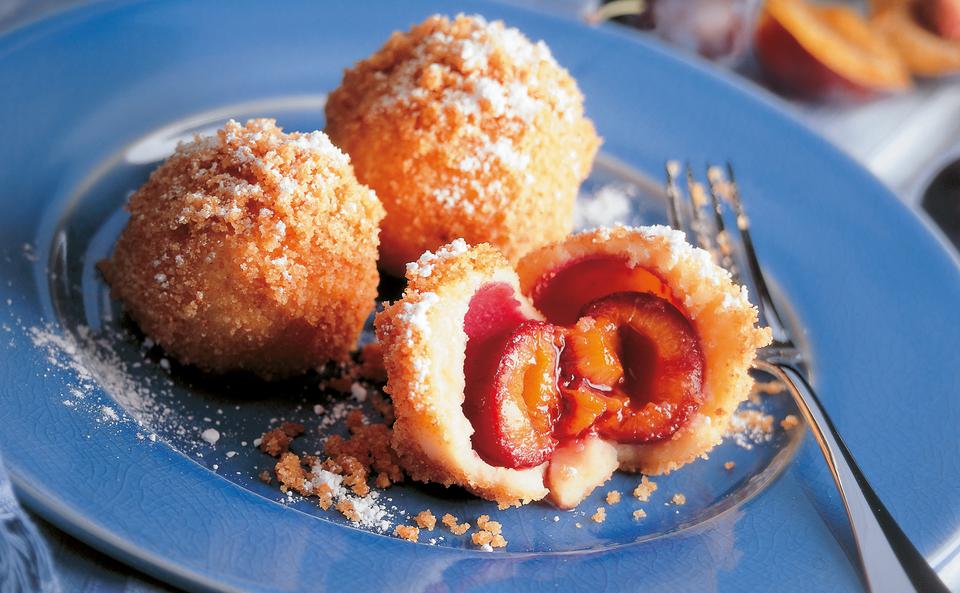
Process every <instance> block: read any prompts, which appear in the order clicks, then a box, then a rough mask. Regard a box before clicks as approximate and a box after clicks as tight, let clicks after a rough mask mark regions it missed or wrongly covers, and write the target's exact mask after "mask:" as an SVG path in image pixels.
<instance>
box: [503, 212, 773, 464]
mask: <svg viewBox="0 0 960 593" xmlns="http://www.w3.org/2000/svg"><path fill="white" fill-rule="evenodd" d="M517 272H518V274H519V276H520V286H521V289H522V291H523V293H524V294H525V295H528V296H529V297H530V298H531V300H532V301H533V305H534V307H536V308H537V309H538V310H540V311H541V312H542V313H543V314H544V316H545V317H546V320H547V321H551V322H555V323H563V324H567V323H570V322H571V320H574V321H575V320H577V319H579V318H580V316H581V313H582V312H583V310H584V308H585V307H587V306H588V305H589V304H590V303H592V302H597V301H598V300H602V299H604V298H605V297H609V296H610V295H614V294H616V293H625V292H634V293H646V294H651V295H655V296H657V297H659V298H660V299H662V300H664V301H666V302H669V303H670V304H672V305H673V306H674V307H675V308H676V310H677V311H678V312H679V313H680V314H682V315H683V317H685V318H686V319H687V320H689V323H690V325H691V326H692V328H693V330H694V332H695V334H696V336H697V339H698V342H699V348H700V349H701V351H702V357H703V362H704V366H703V368H702V377H701V381H702V386H701V389H702V400H701V401H700V403H699V406H698V408H697V409H696V410H692V411H691V413H689V414H688V416H687V417H686V418H685V419H684V420H683V422H682V425H680V426H679V427H678V428H677V429H676V430H675V431H673V432H672V434H670V435H669V436H667V437H665V438H662V439H654V440H651V441H650V442H642V443H637V442H626V443H625V442H620V443H617V449H618V453H619V461H620V468H621V469H625V470H629V471H639V472H643V473H645V474H662V473H666V472H669V471H672V470H674V469H677V468H679V467H681V466H683V465H685V464H687V463H689V462H691V461H693V460H694V459H696V458H697V457H699V456H701V455H704V454H705V453H707V452H708V451H709V450H710V449H712V448H713V447H714V446H716V445H717V444H718V443H720V441H721V440H722V438H723V435H724V433H725V432H726V431H727V428H728V427H729V423H730V418H731V417H732V415H733V413H734V412H735V411H736V409H737V406H739V405H740V403H741V402H743V401H744V400H745V399H746V398H747V396H748V395H749V393H750V386H751V385H752V382H753V380H752V379H751V377H750V375H749V370H750V365H751V363H752V361H753V358H754V355H755V353H756V350H757V348H760V347H762V346H764V345H766V344H768V343H769V342H770V332H769V330H768V329H766V328H763V329H761V328H757V327H756V323H757V311H756V309H755V308H754V307H753V306H752V305H751V304H750V301H749V300H748V298H747V291H746V289H745V288H744V287H741V286H738V285H736V284H734V283H733V281H732V280H731V279H730V275H729V274H728V273H727V272H726V271H725V270H724V269H723V268H721V267H719V266H717V265H716V264H715V263H714V262H713V260H712V259H711V257H710V255H709V254H708V253H707V252H706V251H704V250H702V249H699V248H695V247H693V246H692V245H690V244H689V243H687V242H686V241H685V238H684V235H683V233H681V232H679V231H675V230H673V229H670V228H668V227H663V226H653V227H644V228H628V227H618V228H614V229H597V230H593V231H587V232H584V233H579V234H576V235H573V236H571V237H569V238H568V239H566V240H565V241H563V242H560V243H555V244H553V245H550V246H547V247H544V248H542V249H539V250H537V251H535V252H533V253H530V254H529V255H527V256H526V257H525V258H523V259H522V260H521V261H520V263H519V265H518V267H517Z"/></svg>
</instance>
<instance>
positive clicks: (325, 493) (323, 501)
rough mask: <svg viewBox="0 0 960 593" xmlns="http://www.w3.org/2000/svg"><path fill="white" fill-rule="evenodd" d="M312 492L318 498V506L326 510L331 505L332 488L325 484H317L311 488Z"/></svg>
mask: <svg viewBox="0 0 960 593" xmlns="http://www.w3.org/2000/svg"><path fill="white" fill-rule="evenodd" d="M313 493H314V494H315V495H316V496H317V498H319V499H320V501H319V504H320V508H321V509H323V510H325V511H327V510H330V506H331V505H333V490H331V489H330V486H327V485H326V484H319V485H317V486H316V487H315V488H314V489H313Z"/></svg>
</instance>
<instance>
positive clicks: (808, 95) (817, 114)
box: [0, 0, 960, 592]
mask: <svg viewBox="0 0 960 593" xmlns="http://www.w3.org/2000/svg"><path fill="white" fill-rule="evenodd" d="M500 1H506V2H509V3H511V4H516V5H521V6H526V7H528V8H531V9H534V10H539V11H543V12H547V13H552V14H555V15H559V16H562V17H564V18H569V19H576V20H579V21H583V22H586V23H589V24H590V25H591V26H600V25H601V23H612V25H610V26H614V27H618V28H619V29H620V30H621V32H623V33H626V34H633V35H643V36H648V37H655V38H658V39H659V40H661V41H662V42H663V43H664V44H666V45H667V46H669V47H670V48H672V50H673V51H677V52H681V53H685V54H689V55H698V56H699V58H698V59H704V60H707V61H709V62H711V63H713V64H714V65H715V67H717V68H719V69H725V70H729V71H731V72H733V73H734V75H735V76H737V77H739V78H740V79H742V80H743V81H744V83H745V84H746V85H749V86H751V87H753V88H754V89H756V90H758V91H759V92H761V93H769V94H770V96H771V97H775V100H777V101H781V102H782V103H783V105H785V106H786V107H787V108H788V109H789V110H791V111H793V112H794V113H795V114H796V115H797V116H798V117H799V118H801V119H802V120H804V121H806V122H807V123H808V124H809V125H810V126H811V127H812V128H814V129H815V130H817V131H819V132H820V133H821V134H822V135H823V136H825V137H826V138H828V139H829V140H830V141H832V142H833V143H834V144H836V145H837V146H839V147H840V148H841V149H842V150H844V151H845V152H847V153H848V154H849V155H850V156H851V157H852V158H853V159H855V160H857V161H859V162H860V163H862V164H863V165H864V166H865V167H866V168H868V169H869V170H871V171H872V172H873V173H874V174H875V175H876V176H877V177H878V178H880V180H881V181H883V182H884V183H885V184H886V185H887V186H889V187H890V189H891V190H893V192H894V193H895V194H896V195H897V196H898V197H899V198H900V199H901V200H902V201H903V202H904V203H905V204H906V205H908V206H909V207H910V208H912V209H914V210H915V211H916V212H917V213H918V214H919V215H920V216H921V217H925V218H928V219H929V220H932V221H933V222H935V223H936V224H937V225H939V227H940V228H941V229H942V231H943V232H944V234H945V235H946V236H947V237H948V238H949V239H950V240H951V241H952V242H953V243H954V245H955V246H958V247H960V0H846V1H844V0H500ZM86 2H90V0H0V34H2V33H3V32H4V31H7V30H9V29H11V28H14V27H18V26H21V25H22V24H24V23H27V22H29V21H32V20H35V19H39V18H43V17H44V16H47V15H49V14H52V13H54V12H57V11H59V10H63V9H66V8H69V7H70V6H73V5H76V4H80V3H86ZM451 10H452V11H453V10H455V9H454V8H452V9H451ZM625 75H629V73H625ZM706 100H709V98H706ZM4 492H6V493H7V494H6V496H4ZM4 501H6V502H4ZM35 522H36V523H37V528H38V529H37V530H34V528H33V527H32V525H31V522H30V520H29V519H25V518H24V516H23V513H22V512H21V511H20V510H19V509H18V508H16V507H15V503H13V501H12V494H10V493H9V484H8V483H7V482H6V481H5V479H4V476H3V475H2V474H0V528H3V527H4V526H6V529H7V533H14V534H17V535H16V538H15V540H16V541H15V540H14V539H9V540H6V545H10V546H19V548H18V549H19V552H20V553H22V554H24V558H25V559H27V560H29V561H25V562H24V563H23V566H24V567H26V568H24V570H25V571H26V572H24V573H23V574H22V575H20V576H21V577H22V578H23V581H22V582H23V583H46V585H45V588H43V590H44V591H61V590H63V591H127V592H148V591H149V592H160V591H172V589H170V588H168V587H166V586H165V585H162V584H160V583H157V582H156V581H154V580H152V579H149V578H147V577H141V576H139V575H136V574H131V572H130V570H129V569H128V568H126V567H124V566H123V565H121V564H119V563H117V562H115V561H113V560H111V559H109V558H107V557H105V556H103V555H101V554H99V553H97V552H95V551H93V550H90V549H89V548H87V547H86V546H84V545H83V544H81V543H79V542H77V541H75V540H73V539H72V538H70V537H69V536H66V535H64V534H61V533H59V532H58V531H57V530H56V529H54V528H53V527H51V526H49V525H47V524H46V523H44V522H43V521H41V520H39V519H35ZM0 531H3V529H0ZM2 535H3V534H2V533H0V536H2ZM23 542H30V543H23ZM4 545H5V544H4V539H3V537H0V567H2V565H3V557H4V556H5V554H4V553H2V552H3V546H4ZM47 549H49V551H50V553H51V555H52V557H53V559H52V562H51V560H50V559H49V558H48V557H47V553H46V550H47ZM7 556H8V558H9V557H10V556H9V555H7ZM51 563H52V564H53V565H55V566H56V567H57V573H58V580H59V584H58V582H57V579H54V578H52V577H51V576H50V568H49V565H50V564H51ZM14 568H16V566H14ZM15 580H16V579H15ZM0 581H2V579H0ZM0 585H3V583H2V582H0ZM14 585H16V583H14ZM0 589H3V587H2V586H0Z"/></svg>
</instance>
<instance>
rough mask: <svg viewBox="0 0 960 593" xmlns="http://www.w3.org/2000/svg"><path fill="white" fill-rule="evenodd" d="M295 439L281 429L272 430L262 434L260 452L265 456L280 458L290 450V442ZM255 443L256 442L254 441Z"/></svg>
mask: <svg viewBox="0 0 960 593" xmlns="http://www.w3.org/2000/svg"><path fill="white" fill-rule="evenodd" d="M294 438H295V437H294V436H291V435H290V434H288V433H287V431H285V430H283V428H274V429H273V430H270V431H267V432H265V433H263V436H261V437H260V445H259V447H260V450H261V451H263V452H264V453H266V454H267V455H270V456H273V457H280V455H281V454H283V453H285V452H287V451H289V450H290V442H291V441H293V439H294ZM254 442H256V441H254Z"/></svg>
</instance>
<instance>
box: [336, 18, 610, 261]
mask: <svg viewBox="0 0 960 593" xmlns="http://www.w3.org/2000/svg"><path fill="white" fill-rule="evenodd" d="M582 104H583V97H582V95H581V94H580V91H579V89H578V88H577V85H576V83H575V82H574V80H573V78H571V77H570V75H569V73H568V72H567V71H566V70H564V69H563V68H561V67H560V66H559V65H558V64H557V63H556V61H555V60H554V59H553V57H552V56H551V55H550V51H549V49H547V47H546V46H545V45H544V44H543V43H542V42H541V43H538V44H533V43H531V42H530V41H529V40H527V39H526V38H525V37H523V35H521V34H520V33H519V32H518V31H516V29H510V28H506V27H504V25H503V23H501V22H499V21H498V22H494V23H487V22H486V21H484V20H483V19H482V18H480V17H465V16H462V15H461V16H458V17H456V18H455V19H454V20H452V21H451V20H449V19H447V18H445V17H440V16H434V17H430V18H428V19H427V20H426V21H424V22H423V23H421V24H419V25H417V26H415V27H413V28H412V29H411V30H410V31H408V32H397V33H394V34H393V35H392V36H391V37H390V39H389V40H388V41H387V43H386V44H385V45H384V46H383V47H382V48H381V49H380V50H378V51H377V52H376V53H374V54H373V55H372V56H371V57H370V58H368V59H366V60H363V61H361V62H358V63H357V64H356V65H355V66H354V67H353V68H351V69H348V70H347V71H346V72H345V73H344V77H343V82H342V84H341V85H340V87H339V88H338V89H337V90H335V91H334V92H333V93H332V94H331V95H330V99H329V101H328V102H327V106H326V116H327V122H328V124H327V131H328V133H329V134H330V137H331V138H332V139H333V140H334V142H336V143H337V144H338V146H340V147H342V148H343V149H344V150H345V151H346V152H347V153H349V154H350V156H351V158H352V159H353V163H354V167H355V168H356V171H357V176H358V178H359V179H360V180H361V181H363V182H364V183H366V184H368V185H369V186H370V187H372V188H374V189H375V190H376V191H377V194H378V195H379V196H380V199H381V200H383V203H384V206H385V207H386V210H387V217H386V219H385V220H384V221H383V226H382V229H383V234H382V237H381V241H382V248H381V266H382V267H383V268H384V269H385V270H387V271H389V272H390V273H393V274H397V275H399V274H400V273H402V271H403V265H404V264H405V263H406V262H408V261H412V260H413V259H415V258H416V257H417V256H418V255H419V254H420V253H422V252H423V251H425V250H428V249H436V248H437V247H438V246H440V245H442V244H444V243H447V242H448V241H451V240H452V239H454V238H456V237H464V238H466V239H467V241H468V242H471V243H475V244H476V243H480V242H488V243H491V244H493V245H495V246H497V247H498V248H499V249H500V250H501V252H502V253H504V254H505V255H506V256H507V258H508V259H509V260H511V261H516V260H517V258H519V257H520V256H521V255H522V254H523V253H525V252H527V251H529V250H530V249H532V248H534V247H537V246H539V245H542V244H544V243H546V242H549V241H553V240H558V239H560V238H562V237H563V236H564V235H566V234H567V233H568V232H569V231H570V229H571V224H572V212H573V203H574V200H575V198H576V193H577V188H578V186H579V184H580V182H581V181H583V179H585V178H586V176H587V174H588V173H589V170H590V167H591V164H592V162H593V157H594V155H595V154H596V151H597V148H598V146H599V139H598V138H597V135H596V133H595V131H594V128H593V124H592V123H591V122H590V121H589V120H588V119H586V118H585V117H584V116H583V105H582Z"/></svg>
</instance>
